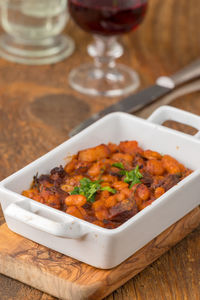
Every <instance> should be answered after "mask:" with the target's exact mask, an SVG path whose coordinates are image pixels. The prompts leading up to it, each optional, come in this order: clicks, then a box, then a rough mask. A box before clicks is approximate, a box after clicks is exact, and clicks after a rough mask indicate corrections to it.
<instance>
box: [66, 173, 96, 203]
mask: <svg viewBox="0 0 200 300" xmlns="http://www.w3.org/2000/svg"><path fill="white" fill-rule="evenodd" d="M100 183H101V180H97V181H91V180H90V179H89V178H86V177H84V178H82V179H81V180H80V187H78V186H75V188H74V190H73V191H72V192H71V193H70V195H83V196H85V197H86V199H87V201H88V202H94V201H95V195H96V192H97V191H99V190H100V189H101V185H100Z"/></svg>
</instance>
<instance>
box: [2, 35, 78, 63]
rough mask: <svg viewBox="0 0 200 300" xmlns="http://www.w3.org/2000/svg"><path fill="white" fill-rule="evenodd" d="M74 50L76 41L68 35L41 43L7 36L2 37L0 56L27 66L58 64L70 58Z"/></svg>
mask: <svg viewBox="0 0 200 300" xmlns="http://www.w3.org/2000/svg"><path fill="white" fill-rule="evenodd" d="M74 48H75V46H74V41H73V40H72V39H71V38H70V37H68V36H66V35H59V36H56V37H52V38H48V39H44V40H41V41H40V40H39V41H32V40H30V41H28V40H21V39H19V38H14V37H12V36H10V35H7V34H5V35H1V36H0V56H1V57H3V58H5V59H7V60H9V61H12V62H17V63H22V64H27V65H44V64H53V63H57V62H59V61H61V60H63V59H65V58H66V57H68V56H70V55H71V54H72V53H73V51H74Z"/></svg>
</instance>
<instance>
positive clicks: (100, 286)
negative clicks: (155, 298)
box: [0, 207, 200, 300]
mask: <svg viewBox="0 0 200 300" xmlns="http://www.w3.org/2000/svg"><path fill="white" fill-rule="evenodd" d="M199 225H200V207H197V208H196V209H194V210H193V211H191V212H190V213H189V214H187V215H186V216H185V217H184V218H182V219H181V220H179V221H178V222H176V223H175V224H173V225H172V226H171V227H169V228H168V229H167V230H165V231H164V232H163V233H161V234H160V235H159V236H158V237H156V238H155V239H153V240H152V241H151V242H150V243H148V244H147V245H146V246H145V247H143V248H142V249H140V250H139V251H137V252H136V253H135V254H134V255H132V256H131V257H130V258H128V259H127V260H126V261H125V262H123V263H122V264H121V265H119V266H117V267H115V268H114V269H110V270H100V269H97V268H94V267H91V266H88V265H86V264H84V263H81V262H79V261H77V260H75V259H72V258H70V257H67V256H65V255H62V254H60V253H57V252H55V251H53V250H50V249H48V248H46V247H44V246H41V245H38V244H36V243H35V242H32V241H30V240H28V239H26V238H24V237H22V236H19V235H18V234H15V233H13V232H12V231H10V230H9V229H8V227H7V225H6V224H4V225H2V226H1V227H0V272H1V273H2V274H4V275H7V276H9V277H12V278H14V279H17V280H19V281H21V282H23V283H26V284H28V285H30V286H32V287H34V288H37V289H39V290H41V291H44V292H46V293H48V294H50V295H53V296H55V297H58V298H60V299H65V300H83V299H85V300H86V299H92V300H98V299H103V298H104V297H105V296H107V295H108V294H110V293H111V292H112V291H114V290H115V289H117V288H118V287H119V286H121V285H123V284H124V283H125V282H126V281H128V280H129V279H130V278H132V277H133V276H135V275H136V274H138V273H139V272H140V271H142V270H143V269H144V268H145V267H147V266H148V265H149V264H151V263H152V262H153V261H155V260H156V259H157V258H158V257H160V256H161V255H162V254H163V253H165V252H166V251H168V250H169V249H170V248H171V247H172V246H174V245H175V244H176V243H178V242H179V241H181V240H182V239H183V238H184V237H185V236H186V235H187V234H189V233H190V232H191V231H193V230H194V229H195V228H196V227H198V226H199Z"/></svg>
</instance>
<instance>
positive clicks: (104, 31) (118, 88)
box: [68, 0, 147, 96]
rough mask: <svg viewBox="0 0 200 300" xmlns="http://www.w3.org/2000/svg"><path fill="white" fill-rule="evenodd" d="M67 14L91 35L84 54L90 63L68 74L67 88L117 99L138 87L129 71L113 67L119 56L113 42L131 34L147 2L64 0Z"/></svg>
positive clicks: (127, 68) (145, 0)
mask: <svg viewBox="0 0 200 300" xmlns="http://www.w3.org/2000/svg"><path fill="white" fill-rule="evenodd" d="M68 5H69V12H70V14H71V16H72V18H73V19H74V21H75V22H76V23H77V25H78V26H80V27H81V28H82V29H83V30H85V31H88V32H90V33H93V35H94V43H93V44H91V45H89V47H88V53H89V55H90V56H92V57H93V58H94V62H93V63H90V64H85V65H81V66H80V67H78V68H77V69H74V70H72V71H71V73H70V75H69V82H70V85H71V86H72V87H73V88H74V89H76V90H77V91H79V92H82V93H85V94H90V95H103V96H120V95H124V94H127V93H130V92H133V91H134V90H135V89H136V88H138V86H139V83H140V81H139V76H138V74H137V73H136V72H135V71H133V70H132V69H131V68H129V67H127V66H125V65H121V64H116V62H115V60H116V58H119V57H120V56H121V55H122V54H123V47H122V46H121V44H120V43H119V42H118V41H117V37H118V36H119V35H121V34H124V33H128V32H130V31H132V30H135V29H136V28H137V27H138V26H139V24H140V23H141V22H142V20H143V18H144V16H145V13H146V9H147V0H68Z"/></svg>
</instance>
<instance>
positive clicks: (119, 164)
mask: <svg viewBox="0 0 200 300" xmlns="http://www.w3.org/2000/svg"><path fill="white" fill-rule="evenodd" d="M112 167H116V168H118V169H121V170H125V168H124V165H123V164H122V163H120V162H117V163H114V164H112Z"/></svg>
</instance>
